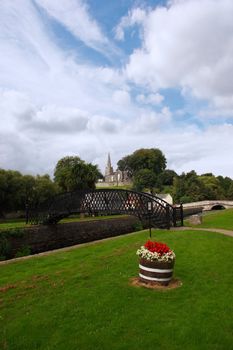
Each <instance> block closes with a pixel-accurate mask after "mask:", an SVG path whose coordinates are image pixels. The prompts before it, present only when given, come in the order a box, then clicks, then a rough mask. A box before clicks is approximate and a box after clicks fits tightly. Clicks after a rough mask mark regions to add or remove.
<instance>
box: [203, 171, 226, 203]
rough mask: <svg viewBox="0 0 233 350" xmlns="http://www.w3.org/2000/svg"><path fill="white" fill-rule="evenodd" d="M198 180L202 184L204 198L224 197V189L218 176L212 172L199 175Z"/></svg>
mask: <svg viewBox="0 0 233 350" xmlns="http://www.w3.org/2000/svg"><path fill="white" fill-rule="evenodd" d="M199 180H200V181H201V182H202V183H203V184H204V187H205V189H204V195H205V199H221V198H224V190H223V188H222V187H221V183H220V181H219V179H218V178H216V177H215V176H214V175H212V174H205V175H201V176H199Z"/></svg>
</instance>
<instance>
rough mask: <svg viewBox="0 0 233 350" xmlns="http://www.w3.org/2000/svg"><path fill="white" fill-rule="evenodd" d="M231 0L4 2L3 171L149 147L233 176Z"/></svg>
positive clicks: (175, 163)
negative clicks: (67, 158) (62, 159)
mask: <svg viewBox="0 0 233 350" xmlns="http://www.w3.org/2000/svg"><path fill="white" fill-rule="evenodd" d="M232 18H233V1H232V0H221V1H220V0H170V1H165V0H164V1H162V0H108V1H100V0H59V1H58V0H1V1H0V53H1V54H0V118H1V119H0V120H1V124H0V168H4V169H15V170H19V171H21V172H22V173H31V174H37V173H39V174H44V173H50V174H51V175H52V174H53V169H54V167H55V165H56V163H57V161H58V160H59V159H60V158H62V157H64V156H66V155H78V156H80V157H81V158H82V159H84V160H86V161H88V162H92V163H94V164H98V165H99V167H100V169H101V170H102V171H103V170H104V166H105V163H106V160H107V153H108V152H110V153H111V157H112V162H113V164H114V165H116V162H117V161H118V160H119V159H120V158H122V157H123V156H125V155H127V154H129V153H131V152H133V151H134V150H136V149H138V148H142V147H144V148H154V147H155V148H159V149H161V150H162V151H163V152H164V154H165V156H166V158H167V161H168V168H171V169H174V170H175V171H177V172H178V173H181V172H182V171H185V172H187V171H190V170H192V169H195V170H196V171H197V172H198V174H201V173H204V172H213V173H214V174H215V175H220V174H221V175H224V176H230V177H232V178H233V164H232V152H233V20H232Z"/></svg>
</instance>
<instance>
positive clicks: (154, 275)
mask: <svg viewBox="0 0 233 350" xmlns="http://www.w3.org/2000/svg"><path fill="white" fill-rule="evenodd" d="M136 254H137V255H138V256H139V258H140V261H139V277H140V280H141V281H143V282H146V283H159V284H162V285H168V284H169V282H170V281H171V278H172V274H173V267H174V263H175V258H176V256H175V253H174V252H173V251H172V250H171V249H170V248H169V247H168V246H167V245H166V244H164V243H161V242H152V241H150V240H148V241H147V242H146V243H145V244H144V246H141V248H140V249H138V250H137V253H136Z"/></svg>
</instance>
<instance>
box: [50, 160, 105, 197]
mask: <svg viewBox="0 0 233 350" xmlns="http://www.w3.org/2000/svg"><path fill="white" fill-rule="evenodd" d="M100 176H101V174H100V172H99V170H98V167H97V165H93V164H91V163H85V162H84V161H83V160H82V159H80V158H79V157H77V156H76V157H69V156H68V157H64V158H62V159H60V160H59V161H58V163H57V165H56V168H55V171H54V181H55V183H56V184H57V185H58V186H59V187H60V188H61V190H62V191H65V192H69V191H76V190H82V189H94V188H95V183H96V181H97V180H98V178H99V177H100Z"/></svg>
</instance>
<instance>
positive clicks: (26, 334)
mask: <svg viewBox="0 0 233 350" xmlns="http://www.w3.org/2000/svg"><path fill="white" fill-rule="evenodd" d="M147 238H148V231H141V232H137V233H134V234H131V235H127V236H121V237H117V238H114V239H110V240H106V241H102V242H97V243H93V244H89V245H88V244H87V245H83V246H82V247H80V248H77V249H73V250H69V251H66V252H56V253H53V254H51V255H48V256H43V257H33V258H32V259H28V260H23V261H20V262H17V263H16V262H14V263H13V262H11V263H9V264H6V265H0V270H1V273H0V322H1V327H0V349H7V350H21V349H22V350H36V349H41V350H53V349H54V350H55V349H56V350H63V349H67V350H93V349H96V350H98V349H99V350H105V349H106V350H109V349H113V350H124V349H127V350H129V349H130V350H131V349H132V350H137V349H140V350H141V349H148V350H153V349H164V350H170V349H177V350H178V349H179V350H180V349H188V350H192V349H196V350H202V349H203V350H205V349H206V350H207V349H208V350H209V349H215V350H217V349H221V350H230V349H232V348H233V347H232V344H233V333H232V329H233V316H232V302H233V300H232V299H233V287H232V251H233V240H232V238H231V237H227V236H224V235H220V234H217V233H211V232H202V231H165V230H163V231H162V230H158V231H157V230H156V231H155V230H154V231H153V238H156V239H157V240H159V241H162V242H166V243H167V244H168V245H169V246H170V247H171V248H172V249H174V250H175V252H176V256H177V261H176V265H175V277H176V278H179V279H180V280H181V281H182V283H183V285H182V286H181V287H180V288H177V289H174V290H167V291H163V292H161V291H157V290H149V289H146V288H139V287H133V286H131V285H130V283H129V281H130V278H132V277H136V276H137V274H138V259H137V256H136V254H135V252H136V249H137V248H138V247H139V246H140V245H141V244H143V243H144V242H145V240H146V239H147Z"/></svg>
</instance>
